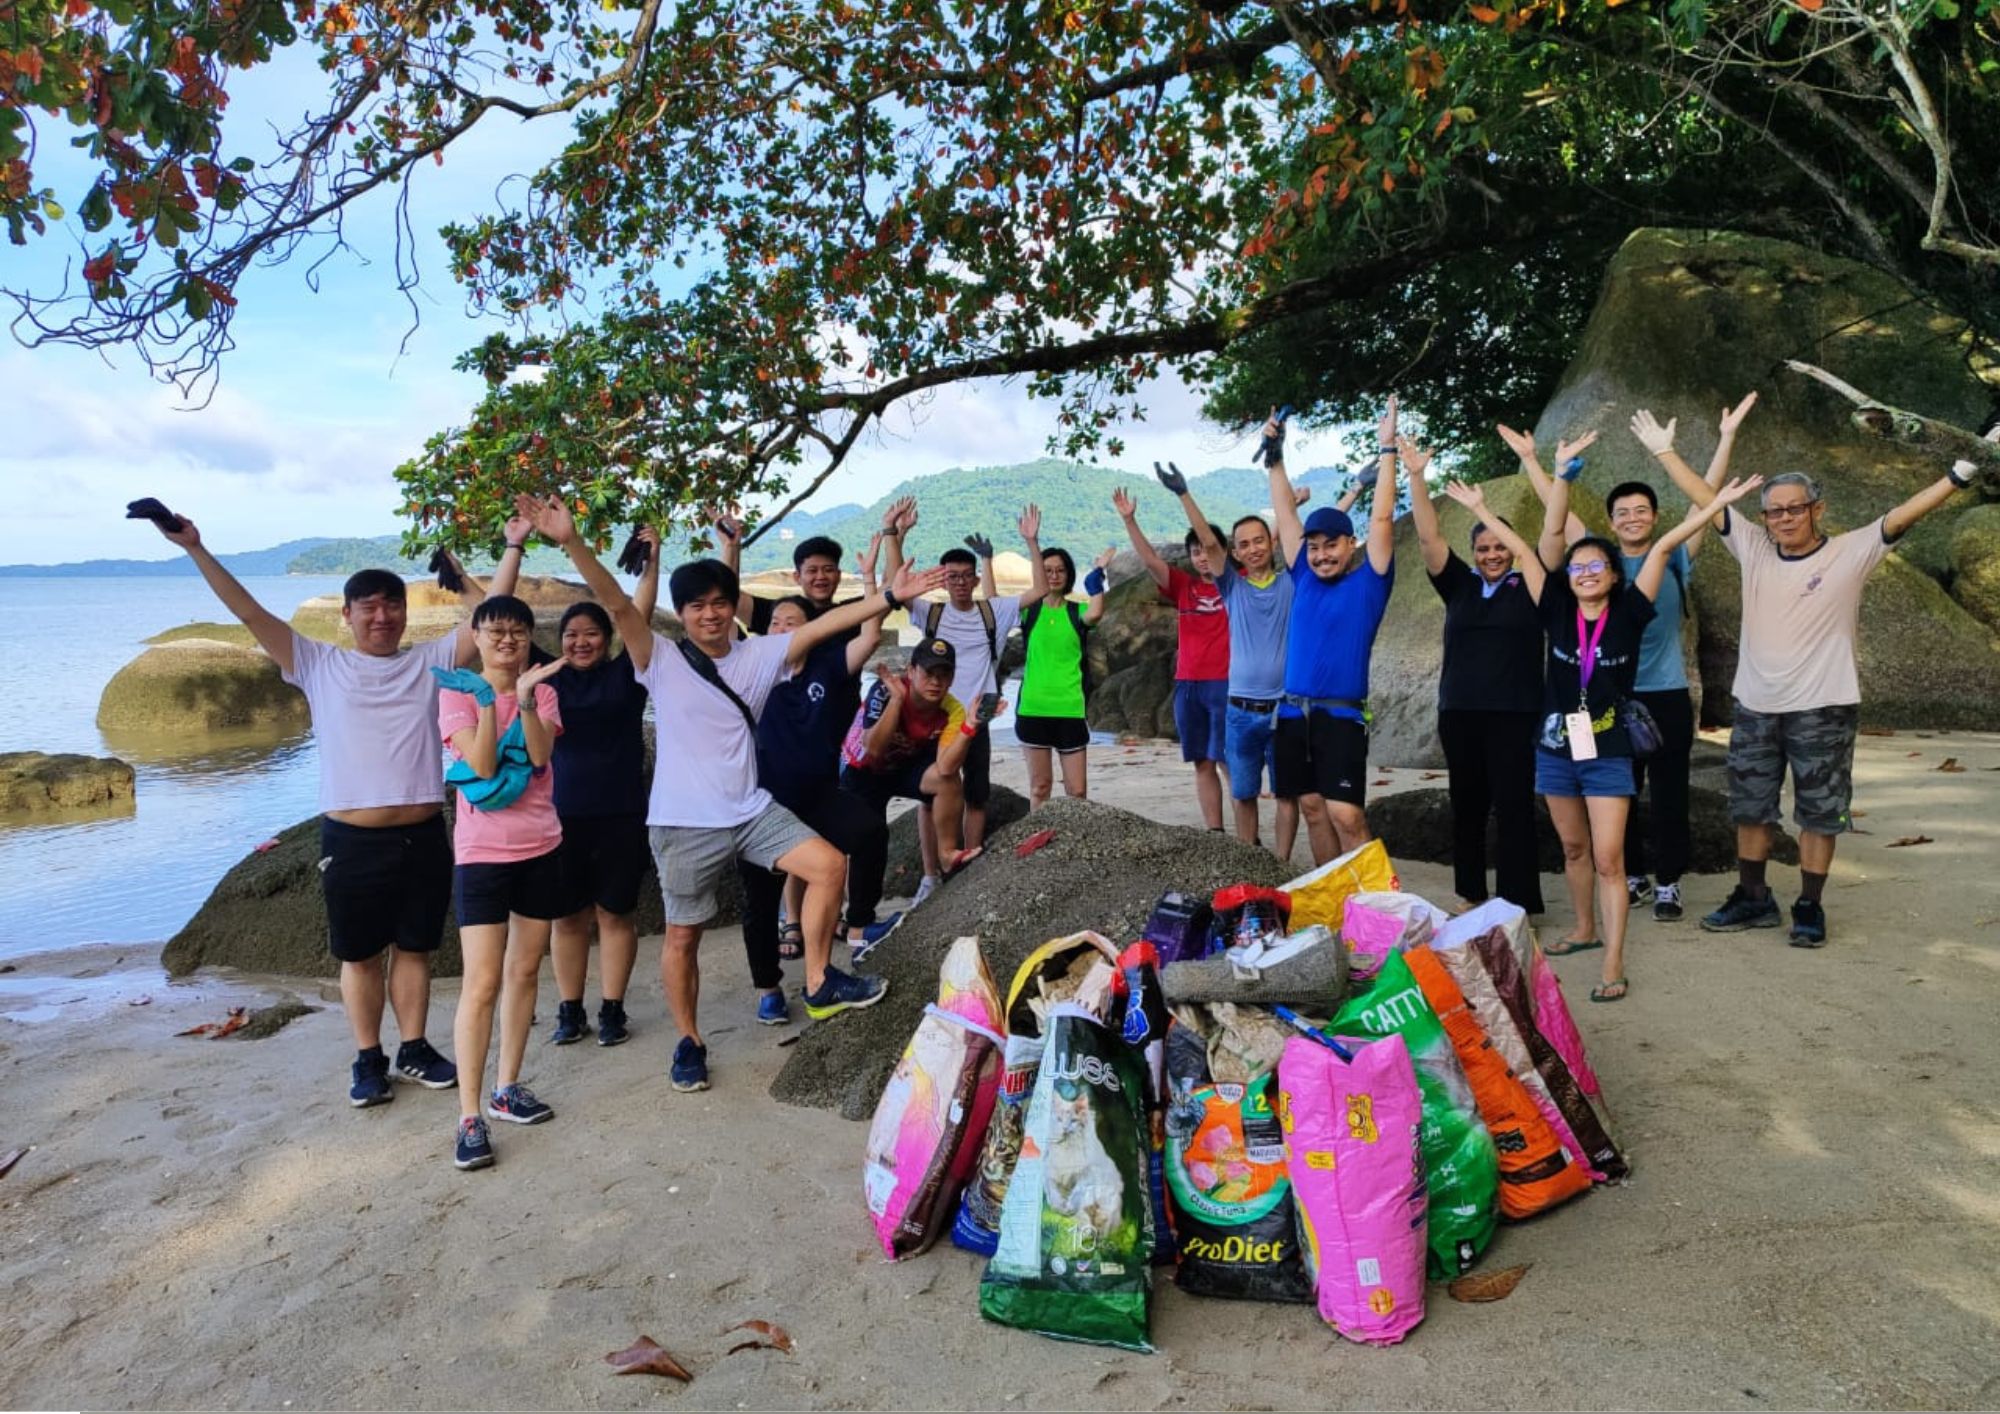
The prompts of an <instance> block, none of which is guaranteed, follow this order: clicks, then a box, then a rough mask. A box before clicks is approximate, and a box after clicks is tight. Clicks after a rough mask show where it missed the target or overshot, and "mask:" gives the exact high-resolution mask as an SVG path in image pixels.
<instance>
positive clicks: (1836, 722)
mask: <svg viewBox="0 0 2000 1414" xmlns="http://www.w3.org/2000/svg"><path fill="white" fill-rule="evenodd" d="M1633 431H1634V432H1635V433H1637V434H1638V436H1639V439H1640V441H1641V442H1643V443H1645V445H1646V449H1647V450H1648V451H1650V452H1652V453H1653V455H1654V456H1656V457H1658V458H1659V459H1660V461H1661V463H1662V465H1663V466H1665V467H1666V469H1667V472H1668V474H1669V475H1670V476H1672V477H1673V478H1674V480H1675V482H1676V483H1677V484H1678V485H1679V486H1680V488H1681V490H1682V491H1684V492H1685V493H1686V494H1687V496H1688V498H1689V499H1690V500H1692V501H1694V502H1695V503H1696V504H1697V505H1703V506H1705V505H1707V504H1708V503H1709V502H1710V501H1712V500H1714V499H1715V488H1714V487H1712V486H1710V485H1709V484H1708V483H1707V482H1706V481H1704V480H1702V479H1701V478H1700V477H1698V476H1696V475H1694V473H1693V472H1692V471H1691V470H1689V469H1688V468H1687V465H1686V463H1684V462H1682V461H1681V460H1680V458H1678V457H1676V456H1674V455H1673V434H1674V424H1673V423H1672V422H1669V423H1667V425H1666V426H1664V427H1661V426H1660V425H1659V424H1658V423H1656V422H1654V421H1653V420H1652V418H1651V417H1650V416H1646V417H1645V418H1644V419H1643V420H1641V419H1640V418H1635V419H1634V420H1633ZM1972 483H1973V466H1972V463H1971V462H1967V461H1961V462H1958V463H1956V464H1955V465H1954V466H1953V467H1952V469H1951V470H1950V471H1949V472H1948V473H1947V474H1945V475H1944V476H1941V477H1939V478H1938V479H1937V480H1936V481H1935V482H1933V483H1932V484H1931V485H1929V486H1926V487H1925V488H1924V489H1923V490H1921V491H1919V492H1917V494H1916V495H1914V496H1912V497H1910V498H1909V499H1908V500H1907V501H1905V502H1903V504H1901V505H1900V506H1897V507H1896V508H1895V509H1894V510H1892V511H1890V512H1889V513H1888V514H1887V515H1885V516H1883V517H1882V518H1881V519H1880V520H1878V521H1875V522H1874V523H1873V524H1871V525H1865V526H1863V527H1861V528H1860V529H1859V530H1850V531H1847V532H1846V533H1845V534H1841V535H1832V536H1829V535H1828V534H1827V533H1826V532H1825V531H1824V530H1823V529H1822V528H1821V524H1820V522H1821V519H1822V517H1823V515H1824V513H1825V510H1826V508H1825V506H1824V505H1823V504H1822V503H1821V499H1820V489H1819V483H1818V482H1816V481H1815V480H1814V479H1813V478H1812V477H1810V476H1808V475H1806V474H1805V473H1804V472H1799V471H1788V472H1783V473H1781V474H1779V475H1777V476H1773V477H1771V478H1770V479H1769V480H1767V481H1766V482H1765V483H1764V486H1763V492H1762V512H1763V522H1764V523H1763V525H1762V526H1761V527H1759V526H1756V525H1752V524H1750V523H1749V522H1748V521H1747V520H1745V519H1744V518H1743V517H1741V516H1739V515H1738V514H1737V513H1736V512H1735V511H1733V510H1731V511H1726V512H1724V513H1723V517H1722V524H1721V526H1720V528H1719V529H1718V531H1717V535H1718V536H1719V537H1720V539H1721V541H1722V543H1723V544H1724V545H1726V546H1727V547H1728V548H1729V553H1730V554H1732V555H1734V556H1735V557H1736V561H1737V564H1738V566H1739V567H1740V569H1741V571H1742V576H1743V595H1742V597H1743V623H1742V629H1741V632H1740V633H1739V635H1738V646H1737V658H1736V681H1735V683H1734V686H1733V688H1732V695H1733V696H1734V698H1735V704H1736V709H1735V721H1734V725H1733V726H1732V728H1731V731H1730V735H1729V814H1730V818H1731V819H1733V820H1735V822H1736V856H1737V873H1738V876H1739V877H1738V882H1737V885H1736V887H1735V888H1734V889H1732V890H1731V891H1730V894H1729V897H1728V899H1727V900H1725V901H1724V903H1723V905H1722V907H1720V908H1718V909H1716V910H1715V911H1714V912H1713V913H1711V914H1709V915H1707V916H1706V917H1705V918H1703V919H1702V920H1701V926H1702V927H1703V928H1706V929H1708V930H1709V931H1710V932H1716V933H1734V932H1739V931H1741V930H1743V929H1746V928H1776V927H1778V926H1779V925H1780V924H1781V923H1782V922H1783V919H1782V917H1781V916H1780V915H1779V912H1778V901H1777V899H1776V898H1775V897H1773V895H1772V893H1771V889H1770V886H1769V884H1767V883H1766V881H1765V877H1764V873H1765V868H1766V865H1767V863H1768V861H1769V860H1770V857H1771V826H1772V825H1773V824H1775V823H1776V822H1777V820H1778V818H1779V812H1778V795H1779V791H1780V790H1781V789H1782V787H1783V785H1784V780H1785V773H1786V771H1787V770H1789V771H1790V773H1791V777H1792V822H1793V823H1794V824H1796V825H1797V826H1798V829H1799V899H1798V901H1797V902H1796V903H1794V904H1793V905H1792V928H1791V942H1792V945H1793V946H1794V947H1802V948H1817V947H1824V946H1825V945H1826V909H1825V907H1824V905H1823V903H1822V901H1821V895H1822V892H1823V891H1824V889H1825V888H1826V876H1827V871H1828V870H1829V869H1831V868H1832V867H1833V847H1834V842H1835V840H1836V839H1837V838H1838V837H1839V836H1840V835H1841V834H1842V833H1843V832H1845V831H1846V830H1848V829H1850V828H1852V821H1851V820H1850V818H1849V815H1848V806H1849V803H1850V800H1851V798H1852V795H1853V787H1854V739H1855V735H1856V732H1857V731H1858V729H1859V727H1860V724H1861V677H1860V673H1859V671H1858V669H1857V668H1856V665H1855V657H1854V643H1855V635H1856V631H1857V629H1858V627H1859V625H1860V619H1861V592H1862V588H1863V586H1864V585H1865V584H1866V582H1867V579H1868V576H1869V575H1870V574H1871V573H1873V572H1874V570H1875V567H1876V566H1877V565H1879V564H1881V563H1882V561H1883V560H1885V559H1887V558H1888V556H1889V551H1890V550H1891V549H1892V548H1893V547H1894V545H1895V543H1896V542H1897V541H1898V540H1900V539H1902V537H1903V536H1904V535H1905V534H1906V533H1907V532H1908V531H1909V529H1910V527H1911V526H1913V525H1915V524H1916V523H1917V522H1918V521H1920V520H1922V519H1923V518H1924V517H1925V516H1926V515H1928V514H1930V513H1931V512H1932V511H1934V510H1936V509H1937V508H1938V507H1939V506H1941V505H1943V504H1944V503H1945V502H1946V501H1948V500H1950V499H1951V497H1952V496H1953V495H1954V494H1956V493H1957V492H1960V491H1963V490H1967V489H1968V488H1970V487H1971V485H1972Z"/></svg>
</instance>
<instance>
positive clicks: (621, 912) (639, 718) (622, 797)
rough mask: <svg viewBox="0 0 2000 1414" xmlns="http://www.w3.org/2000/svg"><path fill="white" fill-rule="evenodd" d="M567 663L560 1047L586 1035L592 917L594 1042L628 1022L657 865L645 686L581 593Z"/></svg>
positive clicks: (648, 537) (642, 602) (563, 684)
mask: <svg viewBox="0 0 2000 1414" xmlns="http://www.w3.org/2000/svg"><path fill="white" fill-rule="evenodd" d="M639 536H640V538H641V539H643V540H644V541H645V542H646V545H647V547H648V550H649V552H650V553H649V554H648V556H647V560H646V570H645V573H644V574H642V575H641V576H640V577H639V586H638V589H637V591H636V592H635V593H634V594H633V596H632V599H633V602H634V603H635V604H636V605H637V606H638V608H639V612H640V613H642V614H644V615H646V616H647V617H648V618H651V617H652V614H653V605H654V603H655V602H656V601H657V600H658V598H659V594H660V537H659V533H658V532H657V531H654V530H653V529H652V528H650V527H647V528H644V529H641V530H640V532H639ZM560 632H561V635H562V652H563V666H562V667H561V668H559V669H558V670H557V671H556V675H555V676H554V677H553V678H551V679H550V681H549V685H550V686H551V687H553V688H555V690H556V701H557V702H558V703H560V704H561V706H562V714H563V727H564V731H563V734H562V735H561V736H559V737H557V738H556V747H555V755H554V758H553V759H552V761H551V763H550V764H551V765H552V766H553V767H554V769H555V778H556V779H555V787H556V814H557V816H558V817H560V818H561V820H562V832H563V840H562V853H561V859H562V877H563V892H564V900H563V905H562V907H563V914H562V916H561V917H559V918H557V919H556V926H555V933H554V935H553V938H552V941H551V944H550V948H549V951H550V954H551V955H552V958H553V961H554V965H555V974H556V992H557V995H558V996H560V997H561V999H562V1000H561V1001H560V1003H559V1004H558V1005H557V1007H556V1029H555V1034H554V1035H553V1036H551V1037H550V1038H549V1039H550V1040H552V1041H554V1042H555V1043H556V1044H557V1045H558V1046H567V1045H569V1044H570V1043H571V1042H573V1041H578V1040H581V1039H582V1038H583V1033H584V1030H585V1029H586V1018H585V1014H584V1010H583V984H584V976H585V974H586V973H587V972H588V970H589V967H590V929H591V924H592V923H593V922H595V924H596V925H597V939H598V959H597V970H598V978H597V981H598V987H599V990H600V991H601V992H602V994H603V1001H602V1002H600V1003H599V1005H598V1008H597V1044H598V1045H600V1046H615V1045H617V1044H618V1043H619V1042H621V1041H623V1040H624V1039H625V1038H626V1036H627V1035H628V1034H629V1032H628V1031H627V1029H626V1023H625V986H626V984H627V983H628V982H629V981H631V978H632V962H633V959H634V958H635V957H637V955H638V950H639V934H638V929H637V928H636V927H635V926H634V924H633V919H632V915H633V914H634V913H635V912H636V911H637V909H638V907H639V887H640V884H641V882H642V881H643V880H644V878H645V875H646V870H647V869H648V868H649V867H651V865H652V851H651V849H650V848H649V847H648V845H647V843H646V795H647V791H648V790H649V789H650V787H651V780H650V779H649V777H648V776H647V774H646V738H645V730H644V726H643V719H644V717H645V714H646V689H645V688H643V687H641V686H640V685H639V682H638V680H637V679H636V678H635V677H634V676H633V675H632V660H631V658H630V657H629V656H628V655H626V654H624V653H620V654H618V655H617V656H616V657H613V656H612V654H611V616H610V615H608V614H606V613H605V612H604V610H603V609H602V608H601V607H600V606H599V605H597V604H596V603H594V602H592V601H590V600H582V601H579V602H578V603H575V604H572V605H570V606H569V607H568V608H567V609H565V610H563V616H562V625H561V630H560Z"/></svg>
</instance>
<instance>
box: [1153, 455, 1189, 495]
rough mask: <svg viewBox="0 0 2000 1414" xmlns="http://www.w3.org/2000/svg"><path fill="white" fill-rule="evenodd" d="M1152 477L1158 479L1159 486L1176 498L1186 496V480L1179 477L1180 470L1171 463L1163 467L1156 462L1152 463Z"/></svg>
mask: <svg viewBox="0 0 2000 1414" xmlns="http://www.w3.org/2000/svg"><path fill="white" fill-rule="evenodd" d="M1153 475H1155V476H1157V477H1159V478H1160V485H1162V486H1164V487H1166V488H1167V489H1168V490H1169V491H1171V492H1173V493H1174V494H1175V495H1176V496H1185V495H1187V478H1186V477H1185V476H1183V475H1181V469H1180V468H1179V467H1177V466H1175V465H1174V464H1173V463H1172V462H1168V463H1167V464H1166V465H1165V466H1164V467H1163V466H1161V465H1160V464H1159V463H1158V462H1154V463H1153Z"/></svg>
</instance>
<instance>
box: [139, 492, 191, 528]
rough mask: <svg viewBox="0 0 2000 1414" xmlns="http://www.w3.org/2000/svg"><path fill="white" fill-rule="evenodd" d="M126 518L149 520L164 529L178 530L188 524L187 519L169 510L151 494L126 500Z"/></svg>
mask: <svg viewBox="0 0 2000 1414" xmlns="http://www.w3.org/2000/svg"><path fill="white" fill-rule="evenodd" d="M125 519H127V520H149V521H151V522H152V523H153V524H154V525H157V526H158V527H160V529H162V530H173V531H178V530H180V529H181V528H182V527H183V526H185V525H186V524H187V522H186V521H184V520H182V519H181V518H180V517H179V516H177V515H175V514H174V513H173V512H172V511H170V510H168V509H167V508H166V507H165V506H163V505H161V504H160V503H159V502H158V501H156V500H154V499H153V498H152V497H151V496H142V497H141V498H140V499H138V500H136V501H128V502H126V504H125Z"/></svg>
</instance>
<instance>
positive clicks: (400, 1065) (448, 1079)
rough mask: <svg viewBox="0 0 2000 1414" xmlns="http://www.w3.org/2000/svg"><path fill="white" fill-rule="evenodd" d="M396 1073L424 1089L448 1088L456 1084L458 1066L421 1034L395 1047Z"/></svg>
mask: <svg viewBox="0 0 2000 1414" xmlns="http://www.w3.org/2000/svg"><path fill="white" fill-rule="evenodd" d="M396 1074H398V1075H400V1076H402V1077H403V1079H405V1080H412V1081H415V1082H416V1083H417V1084H419V1085H421V1086H423V1087H424V1088H425V1089H426V1090H449V1089H451V1087H452V1086H454V1085H456V1084H458V1067H457V1066H455V1065H453V1064H452V1063H451V1062H450V1061H448V1060H446V1059H445V1058H444V1057H443V1056H441V1055H439V1054H438V1053H437V1047H435V1046H433V1045H432V1044H431V1043H430V1042H429V1041H426V1040H425V1039H424V1038H423V1037H421V1036H419V1037H417V1039H416V1040H414V1041H405V1042H403V1044H402V1045H400V1046H398V1047H396Z"/></svg>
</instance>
